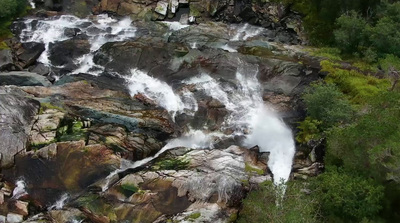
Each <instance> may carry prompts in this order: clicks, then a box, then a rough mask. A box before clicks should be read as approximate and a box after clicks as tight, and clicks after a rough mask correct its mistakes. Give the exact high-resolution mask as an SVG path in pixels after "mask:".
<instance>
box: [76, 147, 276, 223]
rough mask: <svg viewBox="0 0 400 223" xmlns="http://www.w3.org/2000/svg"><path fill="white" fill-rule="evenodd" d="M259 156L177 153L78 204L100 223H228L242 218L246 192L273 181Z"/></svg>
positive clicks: (234, 149)
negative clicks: (133, 221) (129, 221)
mask: <svg viewBox="0 0 400 223" xmlns="http://www.w3.org/2000/svg"><path fill="white" fill-rule="evenodd" d="M258 155H259V154H257V153H256V152H255V151H251V150H247V149H244V148H239V147H237V146H231V147H229V148H228V149H224V150H217V149H215V150H191V149H187V148H177V149H173V150H171V151H168V152H167V153H166V154H163V156H162V157H161V158H159V159H157V160H156V161H155V163H153V165H152V167H151V169H149V170H143V171H140V172H136V173H132V174H128V175H126V176H124V177H123V178H122V179H120V180H119V181H117V183H115V184H114V185H112V187H110V188H109V189H108V190H107V191H106V192H105V193H104V194H103V195H102V196H98V197H96V201H94V200H92V202H90V203H88V202H87V198H86V197H88V196H87V195H86V196H83V197H82V198H80V199H78V201H79V200H81V201H86V202H80V205H81V206H83V207H84V208H87V209H90V210H91V211H92V212H91V213H92V214H93V215H94V216H96V217H97V218H104V219H108V220H112V221H118V222H123V221H125V220H127V219H136V220H138V221H140V222H155V221H156V222H168V221H177V222H181V221H196V222H226V221H227V220H228V219H229V218H230V216H231V215H232V214H235V213H237V212H238V209H239V207H240V200H241V199H242V198H243V197H244V195H245V191H246V187H249V186H250V185H253V184H258V183H260V182H264V181H266V180H271V177H270V176H269V175H268V172H267V170H266V164H265V163H263V162H261V161H260V160H258V158H257V157H258ZM106 201H111V202H108V203H106ZM94 206H95V207H101V208H96V209H94V208H93V207H94ZM194 216H196V217H194Z"/></svg>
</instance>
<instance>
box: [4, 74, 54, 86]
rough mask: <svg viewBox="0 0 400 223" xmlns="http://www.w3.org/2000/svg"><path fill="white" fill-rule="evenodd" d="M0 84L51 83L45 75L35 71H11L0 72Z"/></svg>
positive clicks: (45, 84) (27, 84) (33, 84)
mask: <svg viewBox="0 0 400 223" xmlns="http://www.w3.org/2000/svg"><path fill="white" fill-rule="evenodd" d="M0 85H17V86H46V87H47V86H50V85H51V83H50V81H49V80H47V78H46V77H44V76H41V75H39V74H36V73H31V72H24V71H12V72H7V73H0Z"/></svg>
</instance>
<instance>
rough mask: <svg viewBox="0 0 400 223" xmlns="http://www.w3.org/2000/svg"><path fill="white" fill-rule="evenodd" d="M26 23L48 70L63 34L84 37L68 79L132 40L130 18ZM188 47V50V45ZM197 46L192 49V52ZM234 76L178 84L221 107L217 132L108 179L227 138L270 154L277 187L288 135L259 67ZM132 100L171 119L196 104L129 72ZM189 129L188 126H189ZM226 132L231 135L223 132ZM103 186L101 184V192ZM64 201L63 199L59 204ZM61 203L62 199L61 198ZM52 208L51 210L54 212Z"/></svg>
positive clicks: (194, 135) (244, 67)
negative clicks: (86, 47)
mask: <svg viewBox="0 0 400 223" xmlns="http://www.w3.org/2000/svg"><path fill="white" fill-rule="evenodd" d="M33 21H34V20H32V19H28V20H26V21H25V24H26V29H24V30H23V32H22V34H21V36H20V38H21V40H22V41H24V42H41V43H44V45H45V47H46V50H45V52H44V53H43V54H42V55H41V57H40V58H39V61H40V62H42V63H44V64H46V65H48V66H52V65H51V61H50V59H49V45H50V44H51V43H54V42H57V41H63V40H67V39H70V38H73V37H70V36H67V35H65V33H64V31H65V30H66V29H71V28H72V29H79V33H81V34H83V35H86V36H88V40H89V43H90V53H88V54H85V55H83V56H81V57H79V58H74V61H75V65H77V67H78V68H77V69H76V70H74V71H73V72H72V73H71V74H77V73H89V74H93V75H99V74H100V73H101V72H103V71H104V67H101V66H99V65H97V64H95V63H94V62H93V55H94V52H96V51H97V50H98V49H99V48H100V47H101V46H102V45H103V44H105V43H107V42H114V41H124V40H128V39H131V38H133V37H135V33H136V28H135V27H134V26H132V21H131V20H130V19H129V18H125V19H122V20H116V19H113V18H111V17H108V16H106V15H99V16H97V17H95V18H94V19H79V18H77V17H74V16H69V15H63V16H60V17H58V18H49V19H44V20H39V21H37V22H33ZM167 25H168V26H169V27H170V29H171V30H172V31H173V30H178V29H182V28H186V27H187V25H180V24H177V23H167ZM232 30H233V32H232V34H231V38H230V41H232V42H234V41H245V40H247V39H248V38H251V37H253V36H256V35H259V34H260V33H261V32H262V29H261V28H255V27H252V26H250V25H248V24H244V25H239V26H233V27H232ZM189 47H190V46H189ZM196 47H197V44H196V43H193V44H192V46H191V48H193V49H195V48H196ZM221 48H223V49H224V50H226V51H228V52H231V53H235V52H236V50H235V49H234V48H232V47H230V46H229V45H228V44H226V45H224V46H221ZM237 64H238V65H237V71H236V73H235V74H234V75H235V83H234V84H235V86H232V85H227V84H222V82H221V80H219V79H216V78H214V77H213V76H212V75H210V74H208V73H203V72H199V73H194V74H193V75H192V76H190V77H187V78H185V79H183V80H181V84H182V85H184V86H185V85H187V86H189V85H190V86H194V87H195V88H196V90H197V91H201V92H203V93H204V94H205V95H207V96H209V97H212V98H214V99H216V100H218V101H219V102H220V103H222V104H223V105H224V106H225V108H226V109H227V110H228V112H229V113H228V115H227V116H226V117H225V120H224V121H223V124H222V125H221V128H220V129H217V130H213V131H210V130H209V129H208V128H207V126H204V127H203V128H200V129H192V130H191V131H189V132H187V133H185V134H183V135H182V136H181V137H179V138H176V139H172V140H170V141H169V142H168V143H167V144H166V146H164V147H163V148H162V149H161V150H160V151H159V152H158V153H157V154H156V155H155V156H153V157H148V158H145V159H143V160H140V161H137V162H125V163H124V165H123V166H121V168H120V169H119V170H116V171H114V172H113V173H111V174H110V175H109V177H107V179H111V178H112V176H113V175H115V174H117V173H119V172H122V171H125V170H127V169H131V168H135V167H138V166H141V165H144V164H146V163H148V162H149V161H151V160H153V159H155V158H156V157H158V156H159V155H160V154H162V153H163V152H165V151H167V150H169V149H172V148H175V147H190V148H194V149H196V148H213V144H214V142H215V141H216V139H221V138H229V137H234V136H237V135H240V136H243V137H244V138H245V140H244V142H243V143H244V145H245V146H247V147H253V146H255V145H258V146H259V148H260V150H261V151H262V152H270V158H269V163H268V166H269V168H270V169H271V171H272V173H273V175H274V181H275V183H276V184H279V183H280V182H281V181H282V180H283V181H284V182H285V181H287V180H288V178H289V175H290V171H291V166H292V159H293V155H294V152H295V145H294V140H293V135H292V133H291V130H290V129H289V128H288V127H287V126H286V125H285V123H284V122H283V121H282V120H281V118H280V117H279V116H278V115H277V114H276V113H275V112H274V110H273V109H272V108H271V107H270V106H268V105H267V104H265V102H264V101H263V100H262V92H263V89H262V87H261V85H260V83H259V80H258V68H257V66H255V65H252V64H246V63H243V62H241V61H240V60H239V59H238V63H237ZM126 80H127V84H128V87H129V90H130V92H131V95H132V96H134V95H135V94H138V93H141V94H143V95H145V96H146V97H148V98H149V99H151V100H152V101H154V102H155V103H157V104H158V105H159V106H161V107H163V108H165V109H166V110H168V112H169V114H170V115H171V117H172V118H173V119H174V117H175V116H176V115H178V114H183V113H185V114H189V115H191V116H193V115H195V114H196V111H197V109H198V104H197V101H196V98H195V97H194V95H193V93H192V92H191V91H189V90H187V89H185V88H183V90H181V91H179V92H176V90H175V89H174V88H172V87H171V86H170V85H168V83H166V82H163V81H161V80H158V79H156V78H154V77H151V76H149V75H148V74H147V72H146V71H144V70H138V69H136V68H132V70H131V74H130V75H128V77H127V78H126ZM189 129H190V126H189ZM227 129H229V130H232V131H230V133H229V134H228V133H226V132H227V131H226V130H227ZM107 187H108V183H107V185H105V187H104V188H103V190H106V189H107ZM64 198H65V197H62V199H64ZM64 201H65V199H64ZM58 206H59V204H55V206H54V207H53V208H58Z"/></svg>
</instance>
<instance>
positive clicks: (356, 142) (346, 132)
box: [326, 92, 400, 182]
mask: <svg viewBox="0 0 400 223" xmlns="http://www.w3.org/2000/svg"><path fill="white" fill-rule="evenodd" d="M371 103H372V104H373V105H372V107H371V108H370V112H369V113H368V114H366V115H364V116H363V117H362V118H360V119H359V120H358V121H357V122H355V123H354V124H352V125H350V126H347V127H345V128H335V129H334V130H333V131H331V132H330V134H328V137H327V155H326V162H327V163H328V164H334V165H342V166H343V167H344V168H346V169H347V170H352V171H357V172H358V173H360V174H365V176H370V177H374V178H375V179H378V180H381V181H383V182H384V181H386V180H394V181H397V182H400V173H399V171H398V166H400V142H399V140H398V139H399V138H400V125H399V123H400V93H396V92H389V93H383V94H381V95H378V96H376V98H375V99H374V101H372V102H371Z"/></svg>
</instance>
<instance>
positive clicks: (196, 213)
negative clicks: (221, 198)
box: [186, 212, 201, 220]
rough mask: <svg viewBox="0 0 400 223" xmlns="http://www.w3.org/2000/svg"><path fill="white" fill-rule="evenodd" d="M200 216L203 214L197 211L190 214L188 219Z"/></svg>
mask: <svg viewBox="0 0 400 223" xmlns="http://www.w3.org/2000/svg"><path fill="white" fill-rule="evenodd" d="M200 216H201V214H200V213H199V212H195V213H192V214H190V215H189V216H187V217H186V219H189V220H195V219H198V218H200Z"/></svg>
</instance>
